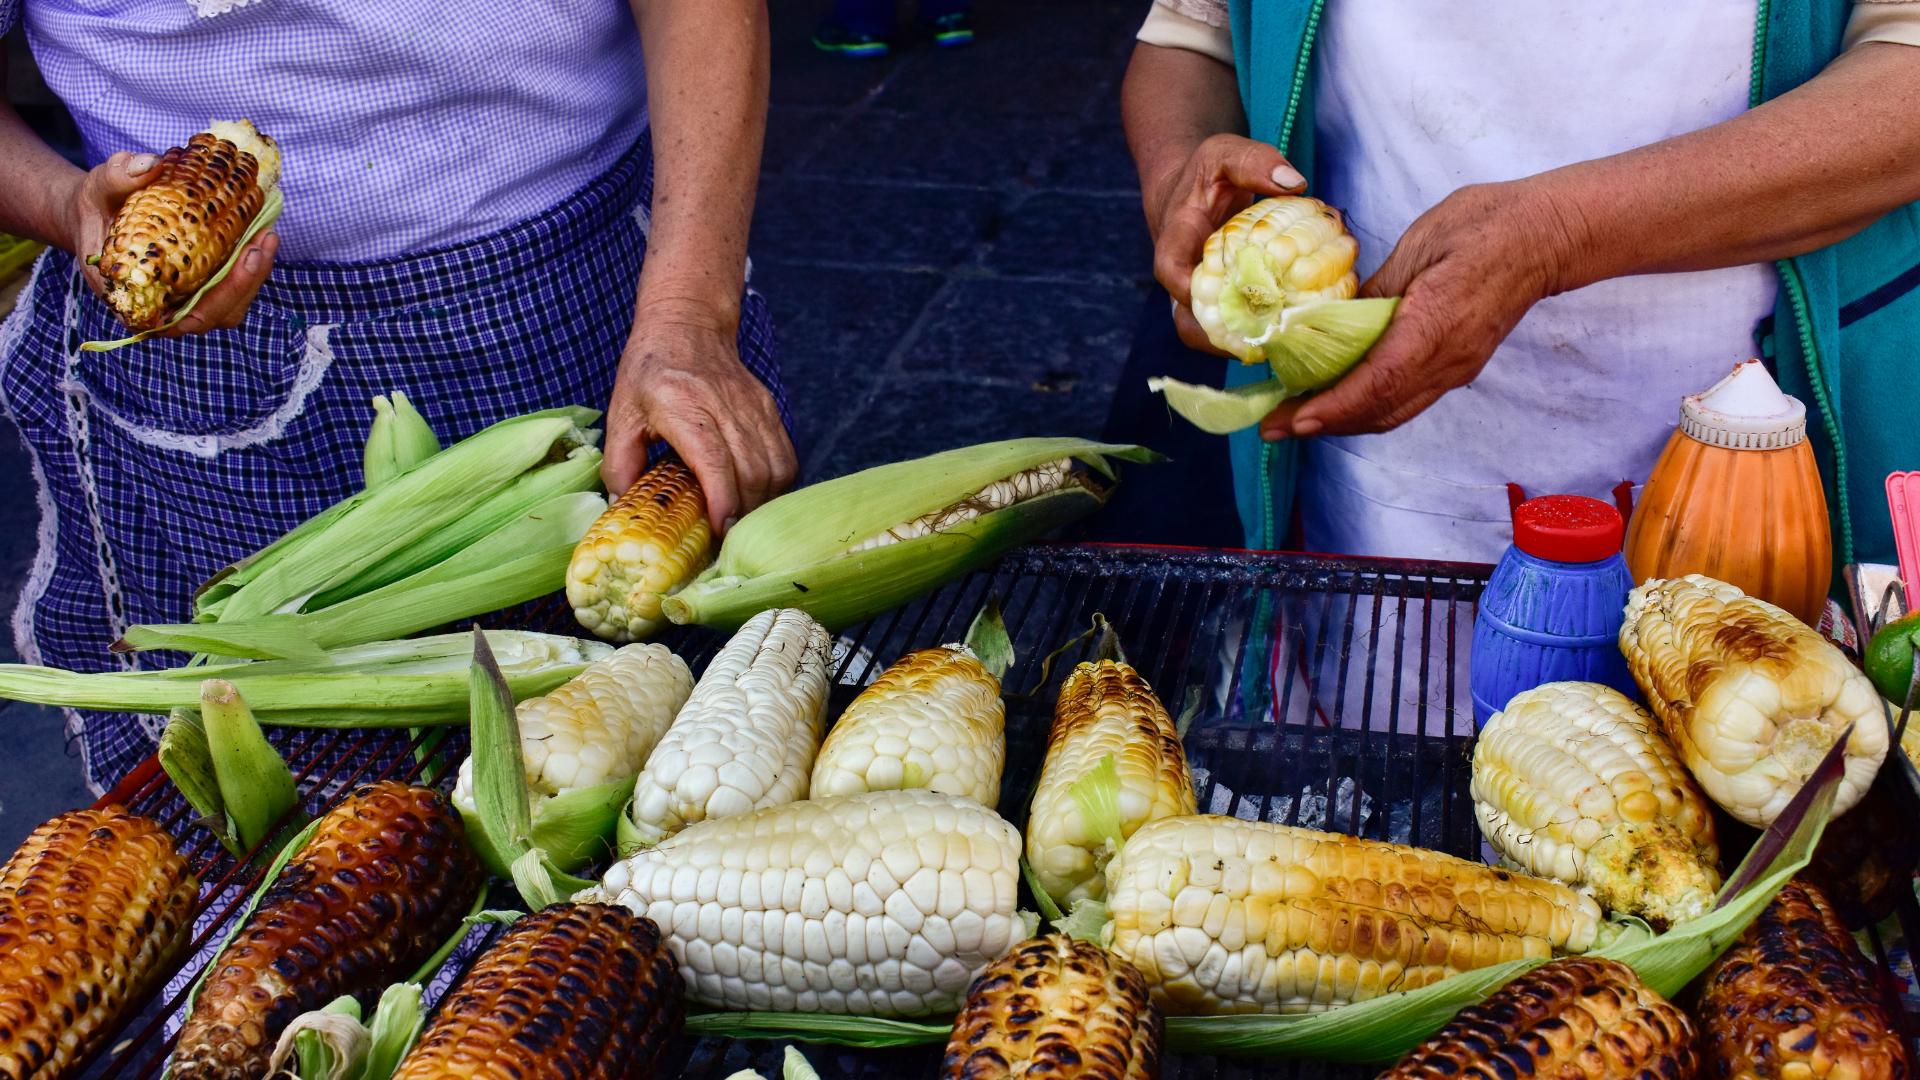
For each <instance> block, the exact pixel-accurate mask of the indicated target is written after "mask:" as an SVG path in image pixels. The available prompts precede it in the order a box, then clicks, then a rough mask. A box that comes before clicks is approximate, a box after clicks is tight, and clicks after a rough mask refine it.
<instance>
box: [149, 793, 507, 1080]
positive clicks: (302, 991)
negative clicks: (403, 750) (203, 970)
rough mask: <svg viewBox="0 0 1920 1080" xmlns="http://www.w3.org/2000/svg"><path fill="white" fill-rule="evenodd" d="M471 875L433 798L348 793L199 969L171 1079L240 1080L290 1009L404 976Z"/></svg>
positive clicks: (469, 893)
mask: <svg viewBox="0 0 1920 1080" xmlns="http://www.w3.org/2000/svg"><path fill="white" fill-rule="evenodd" d="M481 876H482V875H481V873H480V870H479V867H478V866H476V865H475V864H474V861H473V856H472V855H471V854H470V853H469V852H468V851H467V846H466V841H465V838H464V835H463V830H462V828H461V825H460V817H459V815H458V814H456V813H454V810H453V807H452V806H451V805H449V804H448V802H447V800H446V797H445V796H443V795H441V794H440V793H438V792H436V791H434V790H432V789H430V788H422V787H415V786H412V785H408V784H402V783H399V782H397V781H382V782H380V783H377V784H370V785H367V786H366V787H363V788H361V789H359V790H358V791H356V792H354V793H353V794H352V795H349V796H348V797H347V798H346V800H345V801H343V802H342V803H341V804H340V805H338V806H336V807H334V808H333V809H332V810H330V811H328V812H327V813H326V814H325V815H324V816H323V817H321V818H320V819H319V820H318V821H317V822H315V824H314V827H313V832H312V834H311V837H310V838H309V839H308V840H307V842H306V843H305V844H304V845H303V846H302V847H301V848H300V850H299V851H298V852H296V853H295V854H294V855H293V857H292V858H291V859H290V860H289V861H288V862H287V864H286V866H285V868H284V870H283V872H282V873H281V874H280V875H279V877H278V878H277V879H275V880H274V881H273V882H271V883H270V884H269V885H268V886H267V887H266V892H265V893H264V894H263V895H262V897H261V899H260V903H259V906H258V907H257V908H256V909H255V910H254V912H253V914H252V916H251V917H250V918H248V919H247V921H246V922H245V924H244V925H242V926H241V927H240V928H239V929H238V930H237V931H236V933H235V934H234V936H233V937H232V938H231V939H230V940H229V941H228V942H227V943H226V946H225V947H224V948H223V949H222V950H221V952H220V955H219V956H218V957H217V958H216V959H215V960H214V961H213V963H212V964H211V965H210V967H209V968H208V972H209V974H208V976H207V978H206V981H205V982H204V983H203V984H202V985H201V986H200V988H199V991H198V994H197V995H196V997H195V998H194V1002H193V1006H192V1010H191V1012H190V1013H189V1014H188V1016H187V1020H186V1023H185V1025H184V1026H183V1027H182V1028H181V1030H180V1038H179V1042H178V1044H177V1045H176V1047H175V1049H174V1054H173V1060H172V1065H171V1075H172V1076H173V1077H174V1080H252V1078H254V1077H257V1076H259V1075H260V1073H261V1072H262V1071H263V1070H264V1068H265V1067H266V1064H267V1061H268V1058H269V1055H270V1054H271V1052H272V1050H273V1047H274V1043H275V1041H276V1040H277V1039H278V1038H279V1036H280V1032H281V1029H282V1028H284V1027H285V1026H286V1025H287V1023H289V1022H290V1021H291V1020H292V1019H293V1018H294V1017H295V1016H298V1015H299V1014H301V1013H303V1012H306V1011H308V1010H311V1009H314V1008H318V1007H319V1006H321V1005H324V1004H325V1003H327V1002H329V1001H332V1000H333V999H334V998H336V997H338V996H340V995H342V994H347V995H353V996H355V997H358V998H361V999H362V1000H363V1002H364V1001H365V1000H367V999H370V998H371V996H372V995H373V994H374V993H376V992H378V991H380V990H382V989H384V988H385V987H386V986H387V985H388V984H390V983H392V982H394V981H396V980H398V979H402V978H405V977H407V976H409V975H411V974H412V973H413V971H414V970H415V969H416V968H417V967H419V965H420V964H421V963H422V962H423V961H425V960H426V959H427V958H429V957H431V956H432V955H434V953H435V951H436V950H437V949H438V948H439V947H440V945H441V943H442V942H444V941H445V940H446V939H447V938H448V936H449V935H451V934H452V933H453V931H454V930H455V929H456V928H458V927H459V926H460V922H461V919H462V918H463V917H464V916H465V915H466V913H467V908H468V907H469V906H470V905H471V903H472V901H473V898H474V896H475V894H476V893H477V892H478V890H479V886H480V879H481Z"/></svg>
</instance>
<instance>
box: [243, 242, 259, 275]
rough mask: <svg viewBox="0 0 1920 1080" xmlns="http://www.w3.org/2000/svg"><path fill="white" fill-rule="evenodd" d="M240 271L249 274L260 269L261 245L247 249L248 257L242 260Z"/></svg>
mask: <svg viewBox="0 0 1920 1080" xmlns="http://www.w3.org/2000/svg"><path fill="white" fill-rule="evenodd" d="M240 269H242V270H245V271H246V272H247V273H249V274H251V273H253V272H254V271H256V270H258V269H260V247H259V245H257V244H256V245H254V246H253V247H250V248H248V249H247V254H246V256H245V257H244V258H242V259H241V260H240Z"/></svg>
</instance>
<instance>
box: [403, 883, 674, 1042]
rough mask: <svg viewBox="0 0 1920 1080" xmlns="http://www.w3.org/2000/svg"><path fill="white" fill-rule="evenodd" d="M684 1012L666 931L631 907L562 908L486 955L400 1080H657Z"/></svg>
mask: <svg viewBox="0 0 1920 1080" xmlns="http://www.w3.org/2000/svg"><path fill="white" fill-rule="evenodd" d="M681 1010H682V1007H681V1004H680V976H679V974H678V973H676V972H675V971H674V966H673V956H672V954H671V953H669V952H668V951H667V949H666V945H665V944H664V942H663V941H662V940H661V937H660V930H659V928H658V927H656V926H654V925H653V923H651V922H649V921H648V920H646V919H643V918H641V917H639V916H637V915H635V914H633V913H632V912H630V911H628V910H627V909H625V908H623V907H617V906H613V905H609V904H558V905H555V906H553V907H549V908H545V909H543V910H541V911H537V912H534V913H533V914H531V915H527V916H525V917H523V918H521V919H520V920H519V921H517V922H515V923H514V924H513V926H512V928H511V929H509V930H508V931H507V932H506V934H505V935H503V936H502V937H501V938H500V940H499V941H496V942H494V943H493V945H492V946H491V947H490V948H488V949H487V951H486V953H485V954H484V955H482V956H481V957H480V959H479V960H478V961H476V962H475V963H474V965H473V970H471V971H470V972H468V973H467V976H466V978H464V979H462V980H461V981H460V985H459V986H458V987H457V988H456V989H455V990H454V991H453V994H452V996H451V997H449V998H448V999H447V1003H446V1004H445V1005H444V1006H442V1007H441V1008H440V1010H439V1012H438V1013H436V1014H435V1016H434V1018H433V1022H432V1023H431V1024H429V1025H428V1026H427V1029H426V1031H425V1032H424V1033H423V1034H422V1035H421V1036H420V1041H419V1043H417V1044H416V1045H415V1046H414V1048H413V1052H412V1053H410V1054H408V1055H407V1057H406V1060H405V1061H403V1062H401V1063H400V1068H399V1070H398V1071H397V1072H395V1073H394V1080H442V1078H445V1077H472V1078H474V1080H590V1078H592V1080H597V1078H604V1080H623V1078H625V1077H648V1076H653V1075H655V1073H654V1067H655V1063H656V1061H657V1060H658V1058H659V1057H660V1055H661V1053H662V1051H664V1050H665V1049H666V1047H667V1046H668V1044H670V1043H671V1042H672V1041H673V1037H674V1035H675V1033H676V1032H677V1031H678V1030H679V1028H680V1018H681Z"/></svg>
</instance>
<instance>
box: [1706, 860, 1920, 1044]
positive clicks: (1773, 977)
mask: <svg viewBox="0 0 1920 1080" xmlns="http://www.w3.org/2000/svg"><path fill="white" fill-rule="evenodd" d="M1862 967H1863V966H1862V963H1861V956H1860V951H1859V950H1858V949H1857V948H1856V947H1855V946H1854V943H1853V938H1852V937H1850V936H1848V934H1847V930H1846V927H1844V926H1842V925H1841V923H1840V920H1839V918H1838V917H1837V916H1836V915H1835V914H1834V911H1833V908H1832V906H1831V905H1829V904H1828V903H1827V898H1826V897H1825V896H1822V895H1821V894H1820V891H1819V890H1818V889H1815V888H1813V887H1812V886H1810V885H1808V884H1806V883H1805V882H1803V881H1799V880H1794V881H1790V882H1788V883H1787V885H1786V887H1785V888H1783V889H1781V890H1780V895H1779V896H1778V897H1777V898H1776V899H1775V900H1774V901H1773V903H1772V904H1769V905H1768V906H1767V909H1766V910H1765V911H1763V912H1761V913H1760V917H1759V918H1757V919H1755V920H1754V922H1753V925H1752V926H1749V927H1748V928H1747V932H1746V934H1745V935H1743V936H1742V937H1741V939H1740V940H1739V941H1738V942H1736V943H1735V944H1734V946H1733V948H1731V949H1729V950H1727V952H1726V953H1725V954H1724V955H1722V956H1721V957H1720V959H1719V960H1718V961H1716V962H1715V963H1714V966H1713V967H1712V968H1710V969H1709V970H1708V971H1707V974H1706V977H1705V987H1706V989H1705V990H1704V991H1703V992H1702V993H1701V997H1700V1008H1699V1010H1698V1012H1697V1015H1698V1016H1699V1018H1700V1029H1701V1030H1700V1056H1701V1059H1702V1065H1703V1067H1704V1068H1703V1071H1704V1075H1705V1076H1707V1077H1709V1078H1710V1080H1819V1078H1826V1077H1831V1078H1833V1080H1841V1078H1845V1080H1904V1078H1905V1077H1906V1076H1908V1075H1909V1074H1910V1073H1911V1066H1910V1065H1909V1064H1908V1061H1907V1049H1906V1043H1905V1042H1904V1040H1902V1039H1901V1038H1900V1036H1899V1034H1898V1033H1897V1032H1896V1030H1895V1028H1894V1026H1893V1024H1892V1023H1891V1022H1890V1019H1889V1017H1888V1016H1887V1013H1886V1010H1885V1009H1883V1008H1882V1007H1881V1004H1880V996H1879V994H1877V993H1876V992H1875V990H1874V987H1873V984H1872V983H1871V982H1870V981H1869V979H1868V977H1867V975H1866V974H1865V972H1864V971H1863V970H1862Z"/></svg>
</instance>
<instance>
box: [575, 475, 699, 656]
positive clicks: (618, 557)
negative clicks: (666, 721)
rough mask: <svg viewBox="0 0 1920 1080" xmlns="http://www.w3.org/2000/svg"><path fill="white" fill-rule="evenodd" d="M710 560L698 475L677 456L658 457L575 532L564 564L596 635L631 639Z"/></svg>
mask: <svg viewBox="0 0 1920 1080" xmlns="http://www.w3.org/2000/svg"><path fill="white" fill-rule="evenodd" d="M712 561H713V529H712V527H711V526H709V525H708V524H707V500H706V498H705V497H704V496H703V495H702V494H701V493H700V484H699V481H697V480H695V479H694V477H693V473H692V471H691V470H689V469H688V468H687V467H686V466H685V465H682V464H680V463H679V462H678V461H674V460H671V459H668V460H665V461H661V462H659V463H657V464H655V465H654V466H653V468H651V469H648V470H647V471H646V472H645V473H643V474H641V476H640V479H638V480H636V481H634V484H633V486H632V487H630V488H628V489H627V493H626V494H625V495H622V496H620V497H619V498H618V499H615V500H614V503H613V505H612V506H609V507H607V512H606V513H604V514H602V515H600V520H598V521H596V522H594V523H593V527H592V528H590V529H588V530H587V535H585V536H583V537H581V538H580V543H579V545H578V546H577V547H575V548H574V549H573V562H572V563H571V564H570V565H569V566H568V567H567V603H569V604H571V605H573V617H574V618H576V619H578V620H579V621H580V625H581V626H583V627H586V629H587V630H588V632H590V633H592V634H594V635H595V636H597V637H601V638H605V639H606V640H608V641H636V640H638V639H640V638H643V637H646V636H647V635H649V634H651V633H653V632H654V631H655V630H657V629H659V628H660V626H661V625H662V624H663V623H664V622H665V618H664V616H662V615H661V612H660V601H661V598H663V597H665V596H668V595H670V594H672V593H673V592H675V591H677V590H678V589H679V588H680V586H682V585H685V584H686V583H687V582H689V581H691V580H693V578H694V575H696V574H698V573H699V572H700V571H702V570H704V569H706V567H707V564H708V563H710V562H712Z"/></svg>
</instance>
